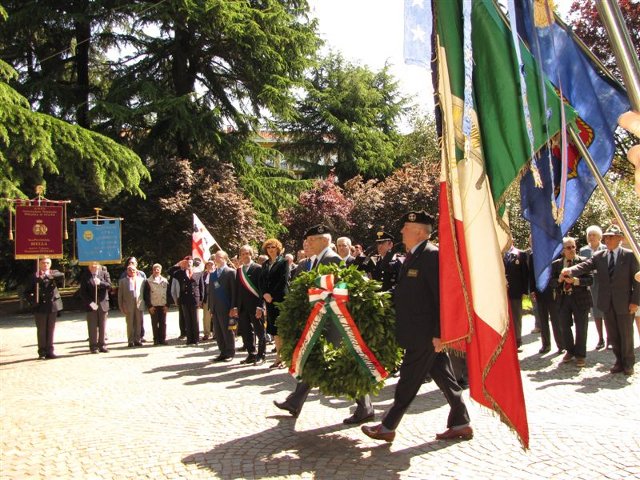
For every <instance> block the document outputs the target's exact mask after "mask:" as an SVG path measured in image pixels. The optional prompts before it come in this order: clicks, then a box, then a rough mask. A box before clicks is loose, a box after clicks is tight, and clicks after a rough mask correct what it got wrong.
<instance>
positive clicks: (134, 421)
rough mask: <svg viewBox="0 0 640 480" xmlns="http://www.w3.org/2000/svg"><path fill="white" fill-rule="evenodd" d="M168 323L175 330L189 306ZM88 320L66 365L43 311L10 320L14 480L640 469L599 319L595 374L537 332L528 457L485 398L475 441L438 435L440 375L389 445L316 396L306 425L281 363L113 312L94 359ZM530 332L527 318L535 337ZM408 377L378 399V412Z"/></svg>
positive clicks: (520, 475) (632, 391) (6, 452)
mask: <svg viewBox="0 0 640 480" xmlns="http://www.w3.org/2000/svg"><path fill="white" fill-rule="evenodd" d="M145 321H146V322H147V326H149V325H148V322H149V319H148V317H146V318H145ZM169 324H170V326H169V338H175V337H176V336H177V314H176V312H171V313H170V318H169ZM85 325H86V323H85V321H84V317H83V314H82V313H78V312H76V313H74V312H69V313H64V314H63V316H62V317H61V318H60V320H59V322H58V325H57V328H56V353H57V354H58V355H59V356H60V358H59V359H56V360H47V361H38V360H36V359H35V357H36V345H35V340H36V333H35V326H34V324H33V320H32V317H31V316H27V315H16V316H9V317H7V316H5V317H3V318H0V427H1V428H0V435H1V445H2V451H1V454H0V477H1V478H3V479H5V478H6V479H21V478H42V479H94V478H95V479H105V478H106V479H111V478H113V479H125V478H131V479H140V478H150V479H160V478H169V479H173V478H190V479H191V478H223V479H240V478H319V479H325V478H327V479H332V478H338V479H339V478H344V479H354V478H355V479H357V478H367V479H385V480H386V479H394V478H420V479H426V478H428V479H438V478H456V479H467V478H469V479H532V478H553V479H582V478H583V479H594V478H608V479H617V478H619V479H629V478H640V406H639V402H638V399H639V398H640V388H639V387H638V385H639V383H640V378H638V377H639V376H640V374H639V373H637V372H636V374H635V375H634V376H631V377H625V376H623V375H621V374H618V375H610V374H609V373H608V370H609V368H610V367H611V364H612V358H613V354H612V353H611V352H610V351H601V352H595V351H593V350H592V348H593V347H594V346H595V344H596V339H595V337H594V335H595V328H594V327H593V324H591V325H590V328H589V330H590V336H589V343H588V346H589V352H588V356H587V367H586V368H583V369H582V370H578V369H577V368H576V366H575V364H573V363H572V364H562V365H561V364H560V358H561V357H560V356H556V355H554V354H547V355H544V356H540V355H539V354H538V353H537V352H538V349H539V347H540V342H539V338H538V335H533V334H527V335H525V336H524V341H525V346H524V351H523V353H521V354H520V355H521V367H522V378H523V383H524V388H525V396H526V400H527V411H528V416H529V427H530V431H531V441H530V450H528V451H523V450H522V449H521V447H520V444H519V443H518V440H517V439H516V437H515V435H514V434H512V433H511V432H510V431H509V430H508V429H507V428H506V427H505V426H504V425H503V424H502V423H500V422H499V421H498V420H497V418H496V417H495V416H494V415H493V414H492V413H491V412H488V411H487V410H485V409H482V408H481V407H479V406H478V405H477V404H475V403H473V402H468V403H469V405H470V413H471V416H472V422H473V426H474V429H475V437H474V439H473V440H471V441H469V442H437V441H435V440H434V435H435V434H436V432H439V431H442V430H444V427H445V422H446V417H447V412H448V409H447V407H446V405H445V402H444V398H443V396H442V394H441V393H440V392H439V391H438V390H437V387H436V386H435V385H434V384H433V383H427V384H425V385H424V386H423V388H422V390H421V392H420V394H419V395H418V397H417V398H416V401H415V402H414V404H413V405H412V407H411V409H410V411H409V412H408V414H407V415H406V416H405V418H404V420H403V421H402V423H401V424H400V427H399V429H398V435H397V437H396V440H395V442H394V443H393V444H391V445H389V444H381V443H379V442H375V441H372V440H370V439H368V438H367V437H366V436H365V435H364V434H362V432H360V429H359V428H358V427H352V428H348V427H346V426H344V425H343V424H342V419H343V418H344V417H346V416H348V414H349V410H350V408H351V406H352V402H349V401H346V400H343V399H337V398H327V397H323V396H321V395H319V394H318V392H317V390H314V391H312V393H311V395H310V396H309V399H308V400H307V402H306V405H305V407H304V409H303V411H302V413H301V415H300V417H299V418H298V419H297V420H296V419H294V418H292V417H290V416H288V415H282V414H281V412H280V411H279V410H277V409H276V408H275V407H274V406H273V404H272V401H273V400H276V399H283V398H284V397H285V396H286V394H287V393H288V392H289V391H290V390H291V389H292V388H293V386H294V380H293V379H292V378H291V377H290V376H289V375H288V374H287V373H286V371H285V370H277V371H270V370H269V369H268V368H267V365H268V363H267V365H264V366H260V367H253V366H251V367H245V366H243V365H240V364H239V360H241V359H242V358H243V357H244V355H242V354H240V353H239V354H238V355H237V356H236V360H235V361H234V362H232V363H226V364H222V365H220V364H214V363H211V362H210V359H211V358H212V357H213V356H215V355H217V353H218V352H217V348H216V347H215V345H214V344H213V343H211V342H207V343H204V344H201V345H200V346H197V347H186V346H183V345H181V344H180V343H182V342H178V341H177V340H171V341H170V345H169V346H160V347H153V346H150V345H149V344H148V343H147V344H145V346H144V347H141V348H135V349H130V348H127V346H126V329H125V324H124V319H123V318H122V316H121V315H119V314H117V313H116V312H111V316H110V318H109V321H108V337H109V348H110V350H111V351H110V353H107V354H98V355H91V354H90V353H89V349H88V344H87V341H86V338H87V330H86V327H85ZM532 327H533V320H532V317H525V320H524V326H523V331H524V332H529V331H530V330H531V328H532ZM148 330H150V328H149V329H148ZM147 338H149V335H147ZM637 344H638V338H637V335H636V345H637ZM639 353H640V352H638V350H637V349H636V355H638V354H639ZM395 381H396V380H395V379H392V380H391V382H389V385H388V386H386V387H385V388H384V389H383V391H382V392H381V394H380V395H379V396H378V397H377V398H375V399H374V405H375V408H376V417H377V418H379V417H380V415H381V414H382V413H383V412H384V411H385V410H386V408H387V407H388V405H389V404H390V403H391V400H392V395H393V384H394V383H395Z"/></svg>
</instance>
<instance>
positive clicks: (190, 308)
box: [181, 302, 200, 345]
mask: <svg viewBox="0 0 640 480" xmlns="http://www.w3.org/2000/svg"><path fill="white" fill-rule="evenodd" d="M181 310H182V315H183V317H184V329H185V334H186V335H187V345H189V344H190V343H198V340H200V338H199V337H200V324H199V323H198V308H197V307H196V305H195V304H186V303H184V302H183V303H182V305H181Z"/></svg>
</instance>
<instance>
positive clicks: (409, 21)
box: [404, 0, 433, 68]
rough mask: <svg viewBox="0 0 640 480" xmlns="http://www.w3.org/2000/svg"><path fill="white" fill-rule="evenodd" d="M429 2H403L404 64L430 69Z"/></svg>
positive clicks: (406, 0)
mask: <svg viewBox="0 0 640 480" xmlns="http://www.w3.org/2000/svg"><path fill="white" fill-rule="evenodd" d="M432 16H433V14H432V12H431V0H404V62H405V63H407V64H411V65H420V66H423V67H427V68H430V67H431V31H432V28H433V24H432Z"/></svg>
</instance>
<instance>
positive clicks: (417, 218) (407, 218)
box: [400, 210, 435, 227]
mask: <svg viewBox="0 0 640 480" xmlns="http://www.w3.org/2000/svg"><path fill="white" fill-rule="evenodd" d="M407 222H408V223H422V224H424V225H431V226H432V227H433V226H434V224H435V219H434V218H433V216H432V215H429V214H428V213H427V212H425V211H424V210H418V211H411V212H407V213H405V214H404V215H403V216H402V218H401V219H400V223H401V224H404V223H407Z"/></svg>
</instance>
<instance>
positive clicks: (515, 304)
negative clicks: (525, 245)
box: [503, 245, 529, 350]
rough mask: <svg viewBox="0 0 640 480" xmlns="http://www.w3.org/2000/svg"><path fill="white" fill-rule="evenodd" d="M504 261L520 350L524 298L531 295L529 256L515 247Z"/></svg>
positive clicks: (514, 327) (508, 252) (505, 255)
mask: <svg viewBox="0 0 640 480" xmlns="http://www.w3.org/2000/svg"><path fill="white" fill-rule="evenodd" d="M503 260H504V270H505V274H506V276H507V291H508V296H509V307H510V308H511V316H512V318H513V329H514V332H515V335H516V345H517V346H518V350H519V349H520V347H521V346H522V297H523V295H526V294H527V293H529V266H528V264H529V262H528V260H527V254H526V253H525V252H523V251H522V250H518V249H517V248H516V247H515V246H513V245H512V246H511V248H510V249H509V251H507V253H505V254H504V258H503Z"/></svg>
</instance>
